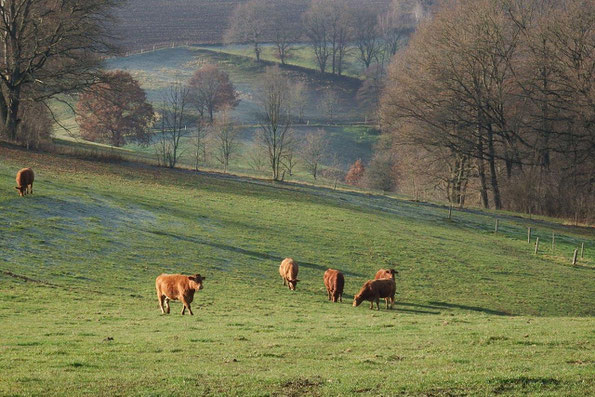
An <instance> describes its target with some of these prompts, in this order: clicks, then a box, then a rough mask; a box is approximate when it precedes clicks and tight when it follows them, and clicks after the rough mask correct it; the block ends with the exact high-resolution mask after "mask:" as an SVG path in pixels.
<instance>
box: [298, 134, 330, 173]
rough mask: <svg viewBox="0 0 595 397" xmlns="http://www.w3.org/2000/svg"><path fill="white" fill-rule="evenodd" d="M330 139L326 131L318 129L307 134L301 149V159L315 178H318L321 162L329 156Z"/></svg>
mask: <svg viewBox="0 0 595 397" xmlns="http://www.w3.org/2000/svg"><path fill="white" fill-rule="evenodd" d="M328 145H329V139H328V137H327V134H326V131H324V130H322V129H318V130H316V131H310V132H308V133H307V134H306V137H305V139H304V143H303V145H302V148H301V157H302V160H303V161H304V165H305V168H306V170H307V171H308V172H309V173H310V174H311V175H312V177H314V179H316V178H317V176H318V171H319V169H320V162H321V161H322V159H323V158H324V156H325V155H326V154H327V150H328Z"/></svg>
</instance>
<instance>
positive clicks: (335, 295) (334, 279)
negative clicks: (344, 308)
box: [324, 269, 345, 302]
mask: <svg viewBox="0 0 595 397" xmlns="http://www.w3.org/2000/svg"><path fill="white" fill-rule="evenodd" d="M324 286H325V287H326V292H327V294H328V300H332V301H333V302H337V300H339V301H340V302H343V287H344V286H345V277H343V273H341V272H340V271H338V270H335V269H328V270H327V271H326V272H324Z"/></svg>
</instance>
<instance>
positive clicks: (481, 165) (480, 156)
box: [477, 135, 490, 208]
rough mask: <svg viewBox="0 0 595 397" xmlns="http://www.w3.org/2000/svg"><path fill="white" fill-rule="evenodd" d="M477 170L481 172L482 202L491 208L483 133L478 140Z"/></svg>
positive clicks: (485, 206) (484, 205)
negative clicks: (484, 157)
mask: <svg viewBox="0 0 595 397" xmlns="http://www.w3.org/2000/svg"><path fill="white" fill-rule="evenodd" d="M477 172H478V174H479V182H480V184H481V188H480V189H481V190H480V193H481V204H482V205H483V207H484V208H490V202H489V200H488V186H487V182H486V173H485V164H484V160H483V140H482V138H481V135H480V136H479V137H478V140H477Z"/></svg>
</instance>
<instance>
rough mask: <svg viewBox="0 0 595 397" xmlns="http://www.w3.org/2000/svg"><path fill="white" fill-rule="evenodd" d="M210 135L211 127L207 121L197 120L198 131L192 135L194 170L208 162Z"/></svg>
mask: <svg viewBox="0 0 595 397" xmlns="http://www.w3.org/2000/svg"><path fill="white" fill-rule="evenodd" d="M208 136H209V128H208V125H207V123H205V122H204V120H202V119H198V121H197V122H196V132H195V133H194V136H193V137H192V145H193V149H194V150H193V155H194V156H193V157H194V170H195V171H198V167H199V165H201V164H205V163H206V162H207V139H208Z"/></svg>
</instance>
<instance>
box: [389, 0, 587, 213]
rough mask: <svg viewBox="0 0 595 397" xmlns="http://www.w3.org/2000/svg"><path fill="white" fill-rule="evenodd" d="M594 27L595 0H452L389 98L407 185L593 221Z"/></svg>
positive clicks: (423, 32) (421, 39) (414, 43)
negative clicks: (591, 0) (594, 1)
mask: <svg viewBox="0 0 595 397" xmlns="http://www.w3.org/2000/svg"><path fill="white" fill-rule="evenodd" d="M594 28H595V7H594V5H593V2H590V1H584V0H564V1H549V0H531V1H520V0H458V1H447V2H444V4H443V5H442V7H441V8H440V9H439V10H437V11H436V13H435V15H434V17H433V18H432V20H431V21H429V22H427V23H424V24H423V25H422V26H421V27H420V28H419V30H418V32H417V33H416V34H415V35H414V37H413V38H412V39H411V41H410V43H409V46H408V48H406V49H405V50H404V51H403V53H402V54H401V55H400V56H398V57H397V58H396V60H395V62H394V63H393V64H392V65H391V67H390V74H389V79H388V81H387V87H386V90H385V93H384V98H383V100H382V109H381V113H382V121H383V127H384V129H385V131H387V132H389V133H390V134H391V136H392V138H393V144H394V146H393V151H394V152H396V153H397V157H398V161H399V171H400V174H401V178H400V180H399V182H400V185H401V189H402V190H404V191H406V192H410V193H413V194H415V195H416V196H419V195H420V194H421V192H422V191H425V192H426V193H429V194H436V192H437V191H439V192H443V193H442V194H445V195H446V198H448V200H449V201H450V202H452V203H453V204H456V205H460V206H462V205H464V204H465V203H466V202H468V201H470V200H477V198H479V202H481V204H482V205H483V206H484V207H486V208H488V207H493V208H496V209H501V208H506V209H512V210H521V211H526V212H533V213H541V214H547V215H555V216H565V217H572V218H574V219H575V220H585V219H587V220H592V219H593V214H594V213H595V197H594V195H595V191H594V186H595V156H594V153H595V101H594V99H595V90H594V89H593V82H594V75H593V74H594V72H595V29H594ZM477 193H478V194H477ZM443 197H444V196H443Z"/></svg>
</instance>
